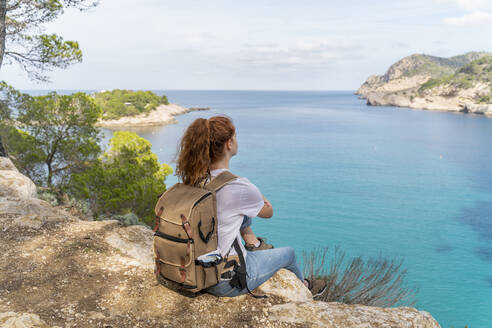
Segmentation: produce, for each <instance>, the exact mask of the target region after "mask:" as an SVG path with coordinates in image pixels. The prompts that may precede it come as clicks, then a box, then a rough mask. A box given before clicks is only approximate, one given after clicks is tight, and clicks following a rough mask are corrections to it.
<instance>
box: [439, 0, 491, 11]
mask: <svg viewBox="0 0 492 328" xmlns="http://www.w3.org/2000/svg"><path fill="white" fill-rule="evenodd" d="M436 1H437V2H438V3H444V4H449V3H454V4H456V5H458V6H459V7H461V8H463V9H465V10H467V11H476V10H489V9H492V0H436Z"/></svg>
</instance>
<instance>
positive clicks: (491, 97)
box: [355, 52, 492, 116]
mask: <svg viewBox="0 0 492 328" xmlns="http://www.w3.org/2000/svg"><path fill="white" fill-rule="evenodd" d="M355 94H357V95H359V97H360V98H363V99H367V105H373V106H398V107H409V108H416V109H426V110H436V111H448V112H464V113H475V114H484V115H489V116H490V115H492V53H485V52H470V53H466V54H464V55H460V56H454V57H450V58H441V57H435V56H428V55H421V54H414V55H411V56H408V57H405V58H403V59H401V60H399V61H398V62H396V63H394V64H393V65H391V66H390V68H389V69H388V70H387V71H386V73H385V74H384V75H371V76H369V77H368V79H367V80H366V81H365V82H364V83H363V84H362V85H361V86H360V88H359V89H358V90H357V91H356V92H355Z"/></svg>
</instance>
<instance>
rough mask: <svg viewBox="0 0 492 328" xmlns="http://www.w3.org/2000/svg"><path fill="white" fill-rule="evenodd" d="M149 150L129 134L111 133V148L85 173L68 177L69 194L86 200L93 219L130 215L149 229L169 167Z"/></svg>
mask: <svg viewBox="0 0 492 328" xmlns="http://www.w3.org/2000/svg"><path fill="white" fill-rule="evenodd" d="M151 146H152V145H151V143H150V142H149V141H147V140H146V139H144V138H141V137H139V136H137V135H136V134H135V133H133V132H115V134H114V136H113V138H112V139H111V141H110V147H111V148H110V149H109V150H108V151H107V152H106V153H104V154H103V156H101V157H100V158H99V159H98V160H96V161H94V162H93V163H92V165H91V167H90V168H89V169H88V170H86V171H84V172H82V173H78V174H74V175H73V176H72V178H71V181H70V187H69V189H70V192H71V193H72V195H74V196H76V197H77V198H79V199H85V200H87V201H88V203H89V208H90V209H91V211H92V213H93V215H94V216H95V217H96V218H99V219H100V218H104V217H109V216H111V215H114V214H117V215H120V216H121V217H124V215H128V214H129V213H134V214H136V215H137V216H138V217H139V218H140V219H141V220H143V221H144V222H145V223H147V224H149V225H150V224H151V222H152V219H153V217H154V212H153V209H154V206H155V202H156V201H157V196H158V195H159V194H160V193H162V192H164V191H165V190H166V185H165V183H164V182H165V179H166V177H167V176H168V175H169V174H171V173H172V168H171V167H170V166H169V165H167V164H159V161H158V160H157V155H155V154H154V153H152V151H151Z"/></svg>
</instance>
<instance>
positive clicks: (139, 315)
mask: <svg viewBox="0 0 492 328" xmlns="http://www.w3.org/2000/svg"><path fill="white" fill-rule="evenodd" d="M6 183H7V182H6V180H5V179H3V178H1V176H0V186H2V185H4V184H6ZM151 245H152V231H151V230H150V229H147V228H145V227H142V226H130V227H124V226H122V225H120V223H119V222H117V221H96V222H93V221H84V220H80V219H78V218H76V217H72V216H70V214H69V213H68V212H66V211H65V210H64V209H62V208H58V207H51V205H49V204H48V203H46V202H43V201H41V200H39V199H35V198H20V197H19V198H12V197H10V198H7V197H3V198H0V326H2V327H10V326H12V325H14V326H12V327H43V328H44V327H422V328H425V327H439V325H438V323H437V322H436V321H435V320H434V319H433V318H432V317H431V316H430V315H429V314H428V313H426V312H422V311H417V310H415V309H411V308H394V309H383V308H376V307H367V306H361V305H344V304H338V303H324V302H317V301H313V300H312V297H311V295H310V294H309V291H307V289H306V287H305V286H304V285H303V284H302V283H301V282H300V281H298V280H297V278H296V277H295V275H294V274H293V273H291V272H290V271H287V270H280V271H279V272H278V273H277V274H276V275H275V276H274V277H272V278H271V279H270V280H269V281H268V282H266V283H265V284H264V285H262V286H261V287H260V288H258V290H255V293H258V294H262V293H266V294H268V295H269V298H268V299H266V300H263V299H255V298H253V297H251V296H249V295H243V296H240V297H235V298H218V297H215V296H212V295H209V294H205V293H202V294H198V295H196V297H189V296H186V295H182V294H180V293H178V292H176V291H174V290H172V289H171V288H168V287H166V285H165V284H163V283H160V282H158V281H157V280H156V278H155V276H154V273H153V258H152V256H153V254H152V251H151ZM9 325H10V326H9Z"/></svg>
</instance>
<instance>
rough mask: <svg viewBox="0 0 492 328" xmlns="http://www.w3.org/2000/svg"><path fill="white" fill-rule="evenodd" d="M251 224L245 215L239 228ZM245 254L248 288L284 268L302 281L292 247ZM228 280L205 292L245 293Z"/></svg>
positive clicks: (226, 294) (229, 295)
mask: <svg viewBox="0 0 492 328" xmlns="http://www.w3.org/2000/svg"><path fill="white" fill-rule="evenodd" d="M250 225H251V218H248V217H245V218H244V221H243V225H242V226H241V229H243V228H246V227H248V226H250ZM247 253H248V254H247V256H246V272H247V276H246V281H247V283H248V288H249V289H250V290H254V289H255V288H256V287H258V286H260V285H261V284H263V283H264V282H265V281H267V280H268V279H270V277H272V276H273V275H274V274H275V272H277V271H278V270H280V269H282V268H285V269H288V270H290V271H292V272H293V273H294V274H295V275H296V276H297V278H299V279H300V280H301V281H304V277H303V275H302V272H301V270H300V269H299V266H298V265H297V262H296V254H295V252H294V249H293V248H292V247H282V248H274V249H266V250H262V251H254V252H248V251H247ZM229 282H230V280H229V279H228V280H221V281H220V282H219V283H218V284H217V285H215V286H212V287H209V288H207V290H206V291H207V292H208V293H210V294H213V295H216V296H228V297H233V296H239V295H243V294H246V293H247V292H248V290H247V289H246V288H244V289H242V290H239V289H237V288H234V287H232V286H231V285H230V284H229Z"/></svg>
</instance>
